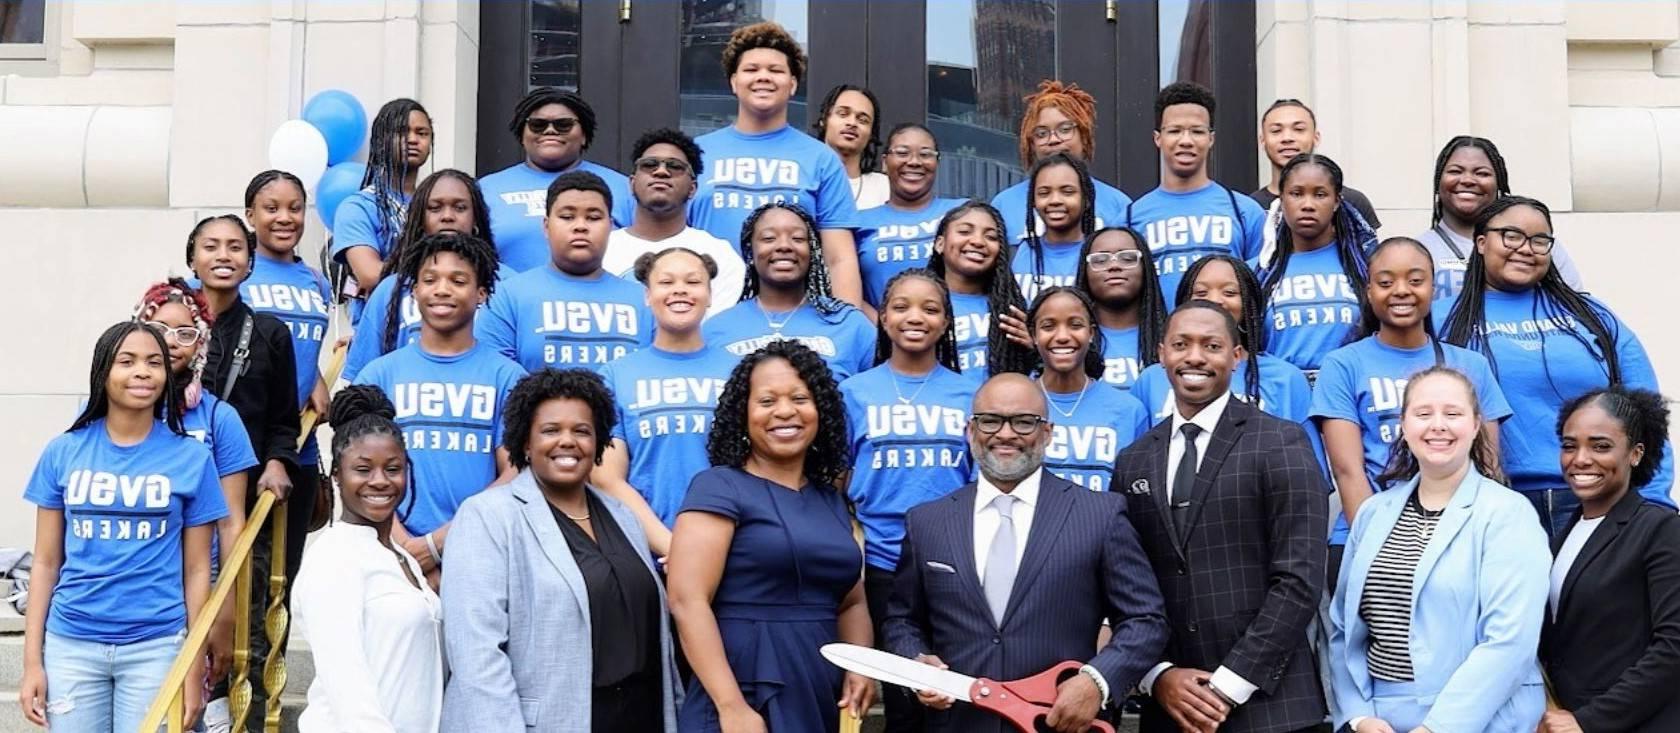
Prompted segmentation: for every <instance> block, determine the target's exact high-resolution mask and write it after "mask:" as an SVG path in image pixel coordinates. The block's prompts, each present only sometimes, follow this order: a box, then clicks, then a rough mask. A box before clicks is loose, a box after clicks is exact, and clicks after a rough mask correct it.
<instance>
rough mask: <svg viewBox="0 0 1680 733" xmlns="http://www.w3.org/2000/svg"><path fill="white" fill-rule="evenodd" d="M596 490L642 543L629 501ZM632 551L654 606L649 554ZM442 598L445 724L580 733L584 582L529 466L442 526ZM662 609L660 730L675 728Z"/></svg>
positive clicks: (589, 657) (506, 731)
mask: <svg viewBox="0 0 1680 733" xmlns="http://www.w3.org/2000/svg"><path fill="white" fill-rule="evenodd" d="M588 490H589V491H595V490H594V489H593V488H591V489H588ZM595 496H596V498H598V499H600V500H601V503H602V504H604V505H605V506H606V507H607V510H608V512H609V513H610V514H612V518H613V520H614V521H616V522H618V528H619V529H620V530H623V532H624V535H625V537H626V538H628V539H629V540H630V544H631V545H632V546H635V547H646V546H647V537H646V535H644V534H643V533H642V528H641V525H639V524H637V523H636V518H635V517H634V516H632V515H631V514H630V510H629V509H628V508H626V507H625V506H624V505H623V504H622V503H620V502H619V501H617V500H616V499H613V498H612V497H610V496H606V495H604V494H601V493H600V492H595ZM642 560H643V562H645V563H647V568H648V572H649V573H652V574H653V576H654V581H655V582H656V583H658V585H659V605H660V607H661V608H664V607H665V606H666V600H665V586H664V584H663V583H662V582H660V578H659V573H658V571H656V570H655V569H654V567H653V561H652V559H651V557H650V556H647V555H644V556H643V557H642ZM442 597H443V638H444V644H445V647H446V648H447V650H448V652H449V666H450V671H451V673H452V674H453V676H452V677H451V678H450V679H449V683H448V686H447V687H446V688H445V689H444V693H443V726H442V730H443V731H446V732H448V731H460V732H462V733H489V732H495V733H526V731H545V732H546V731H555V732H556V733H589V731H590V720H591V719H590V698H591V695H592V692H593V690H592V688H591V686H590V684H589V680H590V679H591V676H592V673H593V670H592V664H593V654H592V653H591V647H592V645H591V642H590V639H591V637H590V626H589V591H588V589H586V588H585V587H584V584H583V574H582V573H581V572H579V571H578V567H577V562H576V561H574V560H573V559H572V551H571V549H570V548H569V547H568V546H567V545H566V537H565V535H563V534H561V533H560V527H559V526H558V525H557V524H555V522H554V514H553V512H551V511H550V510H549V508H548V503H547V501H546V500H544V499H543V495H542V489H540V488H538V486H537V483H536V480H535V479H533V478H532V477H531V472H530V471H529V470H525V471H522V472H520V474H519V476H518V477H516V478H515V479H514V480H513V481H512V482H510V483H508V484H506V485H503V486H496V487H492V488H489V489H485V490H484V491H483V492H480V493H479V494H477V495H476V496H473V497H472V498H470V499H467V500H466V501H465V502H463V503H462V504H461V509H460V511H458V512H456V514H455V519H454V521H453V522H452V523H451V524H450V526H449V544H448V546H447V547H446V548H445V556H444V564H443V593H442ZM666 618H667V616H666V615H665V614H660V625H659V646H660V656H661V659H663V660H664V665H665V674H664V678H665V694H664V703H665V733H676V729H677V724H676V720H677V708H676V698H677V692H676V691H677V689H678V687H677V683H676V667H675V664H674V663H673V661H672V659H673V658H672V656H671V632H670V627H669V626H668V622H667V621H666V620H665V619H666Z"/></svg>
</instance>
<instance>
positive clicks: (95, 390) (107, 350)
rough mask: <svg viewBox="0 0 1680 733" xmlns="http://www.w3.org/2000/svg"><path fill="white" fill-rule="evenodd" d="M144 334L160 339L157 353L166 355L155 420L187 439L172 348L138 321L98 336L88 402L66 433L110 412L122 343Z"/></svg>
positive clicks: (90, 372) (128, 322) (155, 406)
mask: <svg viewBox="0 0 1680 733" xmlns="http://www.w3.org/2000/svg"><path fill="white" fill-rule="evenodd" d="M136 332H138V333H144V334H147V335H149V336H151V337H152V338H154V339H157V347H158V351H159V352H160V353H162V354H163V391H162V393H161V396H160V397H158V401H157V402H156V403H155V404H153V405H152V416H153V417H154V418H157V419H160V420H163V421H164V424H165V425H168V426H169V431H170V432H172V433H175V434H176V435H186V434H187V430H186V428H185V427H184V426H182V424H181V415H182V413H184V412H185V410H183V409H182V408H181V402H180V398H181V396H180V394H179V393H180V390H179V389H177V388H176V387H175V374H174V370H173V369H172V368H171V367H170V364H169V344H168V343H167V342H166V341H164V338H163V334H162V333H159V332H157V331H156V330H154V329H152V328H151V327H150V326H147V325H145V324H143V323H141V322H139V321H136V320H132V319H130V320H127V321H121V322H119V323H117V324H115V325H112V326H111V327H110V328H107V329H105V332H104V333H102V334H100V335H99V341H97V342H95V344H94V346H93V368H92V369H91V370H90V371H89V373H88V401H87V405H85V406H84V407H82V412H81V414H79V415H77V416H76V420H75V422H72V423H70V428H69V429H68V430H66V431H65V432H67V433H73V432H75V431H77V430H81V429H82V428H85V427H87V426H89V425H91V424H93V422H94V421H95V420H98V419H100V418H102V417H105V416H106V415H108V414H110V412H111V395H110V393H109V392H107V391H106V389H105V383H106V382H109V381H110V380H111V367H112V366H113V365H115V364H116V363H117V351H118V350H120V349H121V348H122V342H123V340H124V339H126V338H128V336H129V334H132V333H136Z"/></svg>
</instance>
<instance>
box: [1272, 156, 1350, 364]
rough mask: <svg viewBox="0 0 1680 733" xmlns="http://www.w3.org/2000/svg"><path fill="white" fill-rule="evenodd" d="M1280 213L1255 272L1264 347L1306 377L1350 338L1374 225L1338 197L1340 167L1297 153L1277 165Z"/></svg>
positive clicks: (1329, 161)
mask: <svg viewBox="0 0 1680 733" xmlns="http://www.w3.org/2000/svg"><path fill="white" fill-rule="evenodd" d="M1282 181H1283V183H1282V186H1283V189H1282V190H1283V196H1282V199H1283V221H1282V222H1280V224H1279V227H1278V235H1277V242H1276V243H1275V244H1274V245H1269V246H1268V247H1267V250H1268V251H1262V252H1261V254H1260V257H1259V258H1258V259H1257V260H1256V261H1255V266H1254V269H1255V272H1256V273H1257V275H1256V276H1257V277H1259V278H1260V282H1261V287H1262V288H1263V289H1264V291H1265V294H1266V310H1265V314H1264V317H1265V319H1266V348H1267V349H1268V351H1269V353H1271V354H1272V355H1273V356H1277V357H1279V358H1281V359H1283V360H1284V361H1287V362H1289V363H1291V364H1294V365H1295V366H1298V367H1300V368H1301V370H1302V371H1304V372H1306V373H1307V378H1308V381H1311V380H1312V378H1313V376H1314V375H1315V374H1316V373H1317V372H1318V366H1319V363H1320V362H1322V361H1323V360H1324V355H1325V354H1327V353H1330V350H1331V349H1334V348H1336V347H1338V346H1341V345H1342V344H1345V343H1347V342H1348V341H1349V340H1351V339H1352V337H1353V335H1354V334H1355V333H1356V332H1357V331H1358V328H1359V308H1360V303H1359V296H1360V293H1363V292H1364V291H1365V252H1366V250H1369V249H1370V248H1371V247H1373V246H1375V245H1376V243H1377V241H1376V233H1375V232H1373V231H1371V228H1370V227H1368V226H1366V225H1365V223H1364V221H1363V220H1361V219H1360V218H1359V216H1358V215H1357V214H1356V213H1355V212H1354V209H1353V206H1352V205H1351V204H1349V203H1347V202H1345V201H1344V200H1343V199H1342V190H1343V189H1342V168H1341V166H1338V165H1336V161H1333V160H1331V159H1329V158H1327V157H1325V156H1322V155H1319V154H1317V153H1303V154H1301V155H1297V156H1295V159H1294V160H1291V161H1289V164H1288V165H1285V166H1284V167H1283V178H1282Z"/></svg>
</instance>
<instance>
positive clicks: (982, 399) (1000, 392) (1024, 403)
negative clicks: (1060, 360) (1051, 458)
mask: <svg viewBox="0 0 1680 733" xmlns="http://www.w3.org/2000/svg"><path fill="white" fill-rule="evenodd" d="M1049 409H1050V407H1049V405H1048V404H1046V403H1045V400H1044V390H1042V389H1039V387H1038V383H1037V382H1034V381H1033V380H1031V379H1028V378H1026V377H1025V376H1023V375H1020V374H999V375H997V376H995V377H992V378H991V379H989V380H986V383H985V384H984V385H981V387H980V391H979V392H976V393H975V394H974V415H975V416H976V417H979V416H982V415H984V416H987V418H986V419H988V420H991V421H993V424H994V425H995V426H996V427H997V430H996V431H995V432H991V433H988V432H986V430H987V429H989V428H987V427H982V424H981V423H980V422H978V421H977V422H975V423H973V424H971V425H970V427H969V430H968V451H969V454H970V455H972V456H974V458H975V460H976V462H977V463H979V465H980V475H982V476H984V477H986V480H987V481H990V482H991V483H992V485H993V486H996V487H997V488H998V490H1000V491H1013V490H1014V489H1015V486H1016V484H1018V483H1019V482H1020V481H1021V480H1022V479H1024V478H1026V477H1027V476H1029V475H1031V474H1032V473H1033V472H1034V471H1037V470H1038V468H1039V466H1041V465H1043V464H1044V449H1045V446H1048V445H1049V444H1050V431H1051V430H1052V429H1053V427H1052V426H1051V425H1050V421H1049V420H1047V419H1045V418H1046V417H1048V416H1047V415H1045V412H1046V411H1048V410H1049ZM1033 417H1037V418H1038V420H1037V421H1036V422H1034V421H1033V419H1032V418H1033ZM1019 422H1025V423H1027V424H1026V425H1021V426H1017V423H1019Z"/></svg>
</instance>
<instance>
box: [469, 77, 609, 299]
mask: <svg viewBox="0 0 1680 733" xmlns="http://www.w3.org/2000/svg"><path fill="white" fill-rule="evenodd" d="M597 124H598V123H597V122H596V118H595V108H593V107H591V106H589V103H588V102H585V101H584V100H583V97H580V96H578V95H577V93H575V92H567V91H562V90H559V89H555V88H553V87H538V88H536V89H532V90H531V92H530V93H529V94H526V95H525V98H524V99H521V100H519V104H517V105H515V106H514V108H513V120H512V121H510V122H509V123H508V132H511V133H513V137H514V139H515V140H518V141H519V146H520V147H521V148H522V149H524V151H525V158H524V159H523V160H521V161H519V162H518V163H514V164H513V165H510V166H508V167H506V168H503V169H501V170H499V171H496V172H495V173H491V174H489V175H487V176H485V177H484V178H483V179H481V180H479V182H478V185H479V186H480V187H481V188H483V189H484V198H485V200H486V201H487V202H489V204H490V229H492V230H494V231H495V233H496V236H495V238H494V239H491V238H489V237H484V239H486V240H488V241H490V242H492V243H494V244H495V245H496V255H497V257H498V258H500V259H501V262H502V264H504V265H507V266H508V267H511V268H513V270H514V271H515V272H525V271H526V270H535V269H537V268H540V267H542V266H543V265H546V264H548V262H549V258H550V255H549V252H548V236H547V234H545V233H544V231H543V217H544V215H545V214H546V213H547V209H544V208H543V206H544V204H546V203H547V202H548V184H550V183H553V182H554V179H556V178H559V177H560V175H561V174H563V173H570V172H572V171H587V172H589V173H594V174H595V175H597V176H600V177H601V180H603V181H606V183H607V187H608V188H610V189H612V192H613V203H614V206H613V210H612V220H613V226H614V227H615V228H616V227H627V226H630V221H631V218H632V217H633V216H635V212H636V202H635V200H634V199H632V198H631V197H630V179H629V178H626V177H625V176H624V174H623V173H619V172H618V171H615V170H613V169H611V168H608V167H607V166H604V165H600V164H598V163H592V162H590V161H587V160H584V159H583V153H584V151H586V150H588V149H589V145H590V144H591V143H593V142H595V130H596V126H597ZM481 236H482V235H481Z"/></svg>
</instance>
